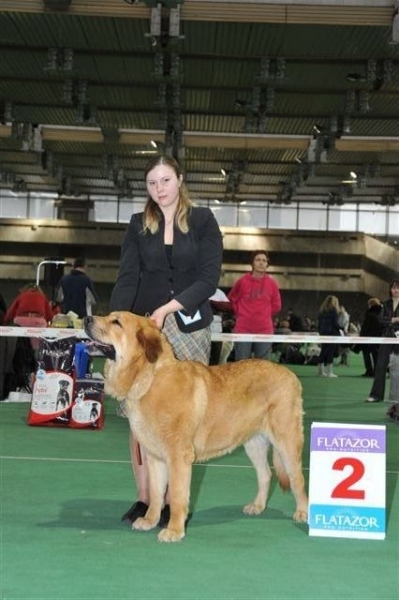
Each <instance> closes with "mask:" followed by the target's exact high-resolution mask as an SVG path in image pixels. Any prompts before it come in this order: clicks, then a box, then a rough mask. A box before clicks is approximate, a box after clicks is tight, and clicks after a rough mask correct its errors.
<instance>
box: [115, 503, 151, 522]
mask: <svg viewBox="0 0 399 600" xmlns="http://www.w3.org/2000/svg"><path fill="white" fill-rule="evenodd" d="M147 510H148V504H146V503H145V502H141V500H138V501H137V502H135V503H134V504H132V506H131V507H130V508H129V510H128V511H127V512H125V514H124V515H123V517H122V519H121V521H122V523H126V524H127V525H132V524H133V523H134V522H135V520H136V519H138V518H139V517H144V515H145V513H146V512H147Z"/></svg>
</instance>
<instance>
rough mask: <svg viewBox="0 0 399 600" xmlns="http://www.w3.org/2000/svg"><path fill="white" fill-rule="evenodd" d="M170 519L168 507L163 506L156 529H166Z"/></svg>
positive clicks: (167, 505) (166, 505)
mask: <svg viewBox="0 0 399 600" xmlns="http://www.w3.org/2000/svg"><path fill="white" fill-rule="evenodd" d="M169 519H170V506H169V504H165V506H164V507H163V509H162V510H161V516H160V517H159V521H158V527H162V528H163V527H167V526H168V523H169Z"/></svg>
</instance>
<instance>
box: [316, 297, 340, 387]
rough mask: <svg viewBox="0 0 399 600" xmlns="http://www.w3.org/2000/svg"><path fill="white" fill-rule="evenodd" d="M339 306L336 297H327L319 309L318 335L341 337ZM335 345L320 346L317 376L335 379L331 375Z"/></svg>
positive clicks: (333, 375) (332, 374)
mask: <svg viewBox="0 0 399 600" xmlns="http://www.w3.org/2000/svg"><path fill="white" fill-rule="evenodd" d="M339 314H340V306H339V300H338V298H337V297H336V296H327V298H326V299H325V300H324V302H323V303H322V305H321V306H320V309H319V317H318V332H319V335H331V336H333V335H341V332H342V329H341V328H340V324H339ZM336 349H337V344H321V350H320V355H319V359H318V360H319V375H321V376H322V377H337V375H335V374H334V373H333V364H334V355H335V352H336Z"/></svg>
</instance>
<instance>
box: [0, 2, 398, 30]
mask: <svg viewBox="0 0 399 600" xmlns="http://www.w3.org/2000/svg"><path fill="white" fill-rule="evenodd" d="M226 5H227V2H223V1H220V0H219V2H217V1H216V2H215V1H214V0H212V1H210V0H185V1H184V3H183V4H182V5H181V9H180V19H181V20H186V21H220V22H224V23H225V22H240V23H282V24H284V25H295V24H298V25H299V24H313V25H349V26H358V25H362V26H374V27H389V26H390V25H391V23H392V12H393V11H392V4H391V2H389V3H388V2H386V1H385V0H379V1H375V2H373V3H372V5H370V3H368V5H367V6H364V3H362V5H359V4H358V3H350V2H349V1H347V2H345V3H342V2H334V1H330V2H329V3H328V4H327V3H326V2H325V1H322V0H320V1H319V2H317V3H312V4H309V3H306V4H305V3H304V2H303V1H302V3H301V4H297V3H296V2H293V1H292V0H291V2H283V1H281V2H278V3H275V2H273V0H272V1H271V2H259V1H252V2H250V1H247V2H242V1H241V2H239V1H237V0H229V2H228V7H227V6H226ZM0 12H25V13H51V12H56V11H52V10H51V9H44V6H43V1H42V0H2V1H1V3H0ZM150 14H151V10H150V8H148V7H147V6H145V4H144V3H143V2H139V3H137V4H134V5H130V4H128V3H126V2H123V1H122V0H73V2H72V4H71V6H70V7H69V10H68V13H67V14H66V15H65V18H67V16H86V17H88V16H91V17H118V18H129V19H132V18H136V19H146V18H149V17H150Z"/></svg>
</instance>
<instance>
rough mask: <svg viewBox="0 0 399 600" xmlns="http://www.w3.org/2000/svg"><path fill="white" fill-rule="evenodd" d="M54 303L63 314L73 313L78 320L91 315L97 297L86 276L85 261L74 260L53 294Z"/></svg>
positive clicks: (80, 259) (90, 281) (91, 283)
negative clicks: (59, 306) (60, 308)
mask: <svg viewBox="0 0 399 600" xmlns="http://www.w3.org/2000/svg"><path fill="white" fill-rule="evenodd" d="M55 301H56V303H57V304H60V305H61V306H62V312H63V314H65V315H66V314H68V313H69V312H73V313H75V314H76V315H78V317H79V319H83V317H87V316H88V315H91V314H92V306H94V305H95V304H96V302H97V295H96V292H95V290H94V285H93V282H92V280H91V279H90V277H89V276H88V275H87V274H86V261H85V259H84V258H76V259H75V261H74V263H73V268H72V269H71V272H70V273H69V274H68V275H63V276H62V277H61V279H60V281H59V283H58V287H57V290H56V292H55Z"/></svg>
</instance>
